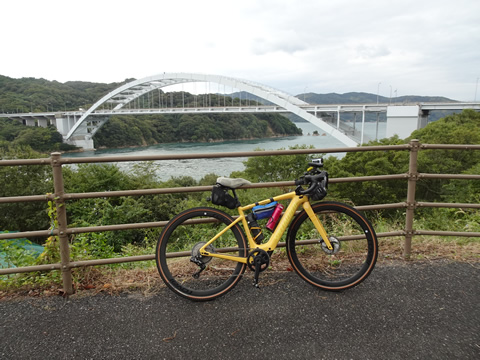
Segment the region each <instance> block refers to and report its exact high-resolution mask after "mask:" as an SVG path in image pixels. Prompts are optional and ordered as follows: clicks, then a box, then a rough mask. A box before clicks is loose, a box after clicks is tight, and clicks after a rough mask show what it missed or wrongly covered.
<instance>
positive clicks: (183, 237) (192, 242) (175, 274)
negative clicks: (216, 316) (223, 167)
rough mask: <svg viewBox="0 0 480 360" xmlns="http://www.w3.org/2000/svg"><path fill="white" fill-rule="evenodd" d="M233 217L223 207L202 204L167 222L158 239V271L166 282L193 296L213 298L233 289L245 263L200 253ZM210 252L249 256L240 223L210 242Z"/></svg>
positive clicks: (176, 290)
mask: <svg viewBox="0 0 480 360" xmlns="http://www.w3.org/2000/svg"><path fill="white" fill-rule="evenodd" d="M233 221H234V220H233V219H232V217H231V216H229V215H228V214H226V213H224V212H223V211H221V210H218V209H214V208H209V207H202V208H193V209H190V210H186V211H184V212H182V213H180V214H178V215H177V216H175V217H174V218H173V219H172V220H170V222H169V223H168V224H167V225H166V226H165V228H164V229H163V231H162V233H161V234H160V238H159V240H158V243H157V249H156V253H155V259H156V262H157V268H158V272H159V273H160V276H161V277H162V279H163V281H164V282H165V284H167V286H168V287H169V288H170V289H172V290H173V291H174V292H175V293H177V294H178V295H181V296H183V297H186V298H189V299H191V300H197V301H198V300H199V301H204V300H212V299H214V298H216V297H218V296H220V295H223V294H225V293H226V292H227V291H229V290H231V289H232V288H233V287H234V286H235V285H236V284H237V283H238V281H239V280H240V278H241V275H242V274H243V273H244V272H245V267H246V264H243V263H239V262H236V261H231V260H225V259H219V258H217V257H207V256H201V254H200V249H201V248H202V247H203V245H205V244H206V243H207V242H208V241H209V240H210V239H212V238H213V237H214V236H215V235H216V234H218V233H219V232H221V231H222V229H224V228H225V227H227V226H228V225H230V224H231V223H232V222H233ZM206 249H207V251H208V252H210V253H222V254H228V255H235V256H240V257H246V256H247V242H246V239H245V235H244V233H243V231H242V229H241V228H240V226H239V225H238V224H236V225H234V226H233V227H231V228H230V229H229V230H227V231H226V232H225V233H224V234H222V235H221V236H220V237H219V238H218V239H216V240H215V241H214V242H213V243H212V244H211V245H208V246H207V248H206Z"/></svg>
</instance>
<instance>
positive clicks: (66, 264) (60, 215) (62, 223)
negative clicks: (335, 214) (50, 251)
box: [0, 140, 480, 294]
mask: <svg viewBox="0 0 480 360" xmlns="http://www.w3.org/2000/svg"><path fill="white" fill-rule="evenodd" d="M424 149H429V150H430V149H451V150H476V151H478V150H480V145H445V144H421V143H419V141H418V140H412V141H411V142H410V143H408V144H403V145H389V146H365V147H357V148H351V147H346V148H334V149H296V150H275V151H248V152H226V153H208V154H176V155H175V154H173V155H145V156H111V157H103V158H97V157H84V158H64V157H62V156H61V154H60V153H53V154H51V157H50V158H44V159H16V160H0V166H29V165H45V166H51V168H52V174H53V183H54V193H53V194H47V195H30V196H13V197H0V204H2V203H3V204H5V203H25V202H35V201H39V202H48V201H53V202H54V203H55V204H56V217H57V220H58V226H57V227H56V228H53V229H48V230H35V231H27V232H16V233H0V241H1V240H3V239H14V238H22V237H26V238H29V237H48V236H57V237H58V238H59V244H60V245H59V246H60V248H59V252H60V258H61V262H60V263H54V264H45V265H36V266H27V267H18V268H8V269H0V275H2V274H15V273H23V272H33V271H50V270H60V271H61V272H62V279H63V286H64V290H65V291H66V293H67V294H71V293H72V292H73V286H72V275H71V269H73V268H77V267H84V266H95V265H106V264H114V263H125V262H134V261H145V260H153V259H154V258H155V256H154V255H153V254H152V255H142V256H129V257H121V258H109V259H96V260H85V261H75V259H71V258H70V249H69V236H70V235H73V234H79V233H89V232H104V231H118V230H127V229H141V228H155V227H163V226H165V225H166V224H167V221H158V222H146V223H131V224H118V225H105V226H89V227H69V225H68V221H67V203H68V201H70V200H75V199H88V198H100V197H102V198H103V197H119V196H142V195H154V194H172V193H188V192H206V191H210V190H211V186H195V187H180V188H158V189H141V190H126V191H108V192H91V193H65V189H64V184H63V173H62V167H63V166H64V165H69V164H80V163H101V162H108V163H112V162H127V161H128V162H132V161H162V160H182V159H199V158H203V159H205V158H225V157H253V156H283V155H294V154H328V153H330V154H331V153H345V152H362V151H409V153H410V160H409V170H408V172H407V173H403V174H385V175H376V176H362V177H349V178H331V179H330V183H342V182H363V181H379V180H385V181H388V180H394V179H403V180H405V181H406V182H407V184H408V186H407V193H406V201H404V202H399V203H390V204H375V205H367V206H358V207H357V209H359V210H381V209H395V208H403V209H405V213H406V216H405V226H404V228H403V229H398V230H396V231H390V232H384V233H378V234H377V235H378V237H379V238H384V237H397V236H400V237H403V238H404V256H406V257H408V256H410V254H411V247H412V238H413V237H414V236H416V235H440V236H466V237H480V232H456V231H431V230H428V231H427V230H418V229H414V227H413V220H414V215H415V209H417V208H424V207H445V208H475V209H480V204H472V203H469V204H465V203H431V202H417V201H416V200H415V190H416V183H417V181H418V180H419V179H421V178H430V179H435V178H436V179H468V180H471V179H475V180H480V175H465V174H426V173H419V172H418V169H417V157H418V152H419V151H421V150H424ZM286 186H294V182H293V181H283V182H269V183H256V184H252V185H249V186H245V187H244V188H270V187H286ZM46 207H47V206H46Z"/></svg>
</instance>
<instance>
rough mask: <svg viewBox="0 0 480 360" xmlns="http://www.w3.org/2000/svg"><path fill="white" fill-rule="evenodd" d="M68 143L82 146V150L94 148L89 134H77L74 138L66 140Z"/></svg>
mask: <svg viewBox="0 0 480 360" xmlns="http://www.w3.org/2000/svg"><path fill="white" fill-rule="evenodd" d="M66 142H67V143H68V144H70V145H75V146H78V147H79V148H83V150H95V147H94V146H93V145H94V144H93V139H92V137H91V136H90V135H85V136H84V137H81V136H78V137H75V138H71V139H69V140H67V141H66Z"/></svg>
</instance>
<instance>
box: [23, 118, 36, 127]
mask: <svg viewBox="0 0 480 360" xmlns="http://www.w3.org/2000/svg"><path fill="white" fill-rule="evenodd" d="M25 125H27V126H37V121H36V120H35V119H25Z"/></svg>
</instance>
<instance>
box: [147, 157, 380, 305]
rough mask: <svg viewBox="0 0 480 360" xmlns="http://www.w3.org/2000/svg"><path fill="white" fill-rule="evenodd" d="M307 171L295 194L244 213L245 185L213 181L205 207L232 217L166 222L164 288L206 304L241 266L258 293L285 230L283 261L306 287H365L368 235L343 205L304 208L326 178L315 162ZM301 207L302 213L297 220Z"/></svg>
mask: <svg viewBox="0 0 480 360" xmlns="http://www.w3.org/2000/svg"><path fill="white" fill-rule="evenodd" d="M309 165H310V168H309V169H308V170H307V172H306V173H305V174H304V176H302V177H301V178H300V179H299V180H296V181H295V185H296V186H297V188H296V190H295V191H292V192H289V193H286V194H283V195H279V196H275V197H273V198H270V199H265V200H262V201H259V202H256V203H253V204H249V205H246V206H242V205H241V203H240V201H239V199H238V197H237V194H236V192H235V189H238V188H239V187H241V186H245V185H249V184H250V182H249V181H248V180H244V179H232V178H223V177H222V178H218V179H217V184H216V185H215V186H214V187H213V190H212V197H211V201H212V202H213V203H214V204H216V205H222V206H226V207H228V208H230V209H235V208H236V209H237V211H238V217H236V218H233V217H232V216H230V215H228V214H227V213H225V212H224V211H222V210H220V209H217V208H213V207H197V208H192V209H189V210H186V211H183V212H182V213H180V214H178V215H176V216H175V217H174V218H172V219H171V220H170V221H169V223H168V224H167V225H166V226H165V228H164V229H163V231H162V233H161V235H160V238H159V240H158V243H157V247H156V254H155V258H156V263H157V268H158V271H159V273H160V276H161V278H162V279H163V281H164V282H165V283H166V285H167V286H168V287H169V288H170V289H172V290H173V291H174V292H175V293H176V294H178V295H180V296H183V297H186V298H188V299H191V300H197V301H204V300H212V299H214V298H216V297H218V296H221V295H224V294H225V293H227V292H228V291H229V290H231V289H232V288H233V287H234V286H235V285H236V284H237V283H238V282H239V281H240V279H241V277H242V275H243V273H244V272H245V270H246V268H247V267H248V268H250V269H251V270H253V271H254V272H255V275H254V285H255V286H258V279H259V275H260V273H261V272H263V271H265V270H266V269H267V268H268V267H269V264H270V257H271V255H272V253H273V251H274V250H275V248H276V247H277V245H278V243H279V242H280V240H281V239H282V236H283V235H284V234H285V231H287V228H288V231H287V235H286V238H285V242H286V252H287V256H288V260H289V262H290V264H291V266H292V268H293V269H294V270H295V271H296V272H297V273H298V275H300V277H302V278H303V279H304V280H305V281H307V282H308V283H310V284H312V285H314V286H316V287H319V288H321V289H324V290H332V291H339V290H344V289H348V288H351V287H353V286H355V285H358V284H359V283H361V282H362V281H363V280H365V279H366V278H367V276H368V275H369V274H370V273H371V271H372V270H373V268H374V266H375V263H376V260H377V255H378V242H377V237H376V234H375V230H374V229H373V227H372V225H371V224H370V222H369V221H368V220H367V219H366V218H365V216H364V215H363V214H362V213H360V212H359V211H358V210H356V209H355V208H353V207H351V206H349V205H346V204H342V203H338V202H315V203H313V204H311V202H314V201H319V200H322V199H323V198H324V197H325V196H326V194H327V188H328V173H327V172H326V171H322V170H320V168H321V167H322V166H323V161H322V159H315V160H313V161H312V162H310V163H309ZM303 186H307V188H306V189H304V188H303ZM230 192H232V194H233V196H232V195H230ZM287 200H289V201H290V202H289V204H288V206H287V207H286V209H285V211H284V212H283V211H282V205H281V203H280V202H281V201H287ZM300 206H302V207H303V210H301V211H300V212H298V213H297V209H298V208H299V207H300ZM282 212H283V215H281V214H282ZM279 216H281V217H280V219H279V221H278V223H276V224H275V223H274V222H275V221H276V220H277V219H278V217H279ZM268 217H270V220H269V222H268V223H267V227H268V228H269V229H271V230H273V232H271V236H270V238H269V239H268V241H266V240H265V233H266V232H267V230H265V231H262V227H263V226H261V225H259V224H258V223H259V222H260V223H262V221H266V219H267V218H268ZM262 218H265V220H262Z"/></svg>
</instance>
